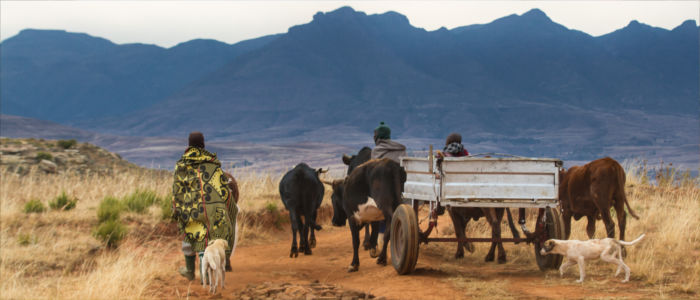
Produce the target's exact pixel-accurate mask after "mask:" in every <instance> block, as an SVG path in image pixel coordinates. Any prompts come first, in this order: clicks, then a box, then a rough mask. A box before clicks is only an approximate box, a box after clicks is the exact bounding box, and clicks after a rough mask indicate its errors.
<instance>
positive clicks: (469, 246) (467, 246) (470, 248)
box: [464, 243, 476, 253]
mask: <svg viewBox="0 0 700 300" xmlns="http://www.w3.org/2000/svg"><path fill="white" fill-rule="evenodd" d="M464 249H467V251H469V253H474V251H475V250H476V249H475V248H474V244H472V243H465V244H464Z"/></svg>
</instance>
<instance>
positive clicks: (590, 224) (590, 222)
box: [586, 215, 596, 239]
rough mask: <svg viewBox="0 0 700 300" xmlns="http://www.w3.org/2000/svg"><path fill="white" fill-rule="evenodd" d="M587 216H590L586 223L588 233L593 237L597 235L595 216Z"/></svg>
mask: <svg viewBox="0 0 700 300" xmlns="http://www.w3.org/2000/svg"><path fill="white" fill-rule="evenodd" d="M586 217H587V218H588V224H587V225H586V234H588V238H589V239H592V238H593V236H595V221H596V220H595V216H592V215H589V216H586Z"/></svg>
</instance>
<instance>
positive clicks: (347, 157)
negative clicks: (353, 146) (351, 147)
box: [343, 153, 352, 165]
mask: <svg viewBox="0 0 700 300" xmlns="http://www.w3.org/2000/svg"><path fill="white" fill-rule="evenodd" d="M351 159H352V157H351V156H348V155H347V154H345V153H343V163H344V164H346V165H349V164H350V160H351Z"/></svg>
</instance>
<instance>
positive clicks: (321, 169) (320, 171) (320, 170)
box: [318, 168, 328, 173]
mask: <svg viewBox="0 0 700 300" xmlns="http://www.w3.org/2000/svg"><path fill="white" fill-rule="evenodd" d="M318 172H319V173H327V172H328V168H326V169H325V170H324V169H323V168H320V169H318Z"/></svg>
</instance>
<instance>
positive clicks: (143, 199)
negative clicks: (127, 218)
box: [123, 190, 161, 214]
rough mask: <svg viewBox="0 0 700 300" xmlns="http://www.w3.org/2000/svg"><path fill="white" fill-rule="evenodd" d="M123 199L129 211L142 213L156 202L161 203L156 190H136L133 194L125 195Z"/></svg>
mask: <svg viewBox="0 0 700 300" xmlns="http://www.w3.org/2000/svg"><path fill="white" fill-rule="evenodd" d="M123 201H124V204H125V205H126V208H127V209H128V210H129V211H133V212H136V213H140V214H141V213H143V212H145V211H146V208H148V207H149V206H151V205H153V204H154V203H161V200H160V198H159V197H158V195H156V192H154V191H151V190H136V191H135V192H133V193H131V195H128V196H126V197H124V199H123Z"/></svg>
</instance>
